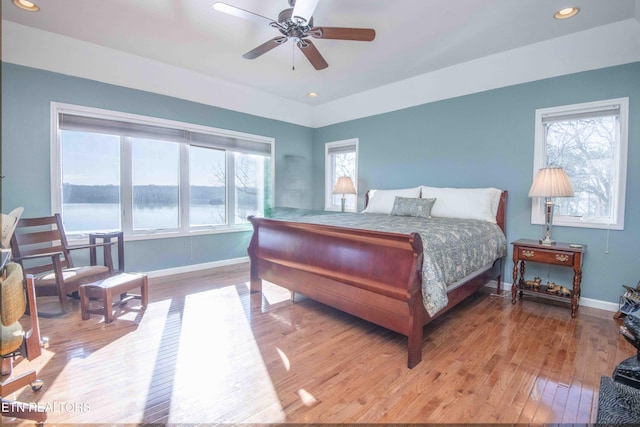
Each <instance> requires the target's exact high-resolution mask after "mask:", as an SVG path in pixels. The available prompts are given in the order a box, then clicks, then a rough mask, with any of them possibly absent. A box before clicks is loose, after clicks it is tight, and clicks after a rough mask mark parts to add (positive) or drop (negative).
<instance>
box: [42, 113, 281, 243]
mask: <svg viewBox="0 0 640 427" xmlns="http://www.w3.org/2000/svg"><path fill="white" fill-rule="evenodd" d="M51 110H52V129H53V135H54V136H53V141H52V144H53V149H52V151H51V153H52V163H51V165H52V168H51V169H52V208H53V211H54V212H61V213H62V217H63V220H64V223H65V228H66V230H67V232H68V233H69V234H72V235H73V234H86V233H89V232H94V231H109V230H123V231H124V232H125V234H126V235H127V236H149V235H158V236H161V235H166V234H172V235H175V234H186V233H193V232H198V231H201V232H206V231H213V230H226V229H234V228H238V227H246V224H247V223H248V220H247V216H249V215H257V216H261V215H263V213H264V211H265V210H266V209H269V208H270V207H271V199H272V197H271V194H272V189H273V185H272V182H273V165H272V162H273V146H274V141H273V139H272V138H267V137H261V136H255V135H248V134H240V133H237V132H230V131H225V130H221V129H215V128H209V127H204V126H198V125H193V124H188V123H181V122H174V121H168V120H161V119H155V118H150V117H142V116H136V115H130V114H124V113H117V112H113V111H105V110H98V109H93V108H85V107H77V106H71V105H64V104H58V103H52V108H51Z"/></svg>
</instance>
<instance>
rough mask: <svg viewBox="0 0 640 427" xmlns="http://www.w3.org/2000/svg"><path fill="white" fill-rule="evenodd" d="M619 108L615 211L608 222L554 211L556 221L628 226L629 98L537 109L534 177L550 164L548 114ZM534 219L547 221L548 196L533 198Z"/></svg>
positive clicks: (572, 224)
mask: <svg viewBox="0 0 640 427" xmlns="http://www.w3.org/2000/svg"><path fill="white" fill-rule="evenodd" d="M612 107H617V108H619V125H620V134H619V141H618V146H617V150H616V152H615V153H614V163H615V164H616V168H617V171H616V172H617V173H616V174H615V175H616V183H615V184H614V190H613V195H614V200H613V202H612V203H613V206H612V208H613V212H612V214H611V216H610V217H609V220H608V221H606V222H599V221H590V220H585V219H583V218H578V217H573V216H567V215H558V214H557V213H555V214H554V218H553V225H554V226H565V227H580V228H595V229H610V230H623V229H624V213H625V198H626V197H625V196H626V180H627V148H628V128H629V98H615V99H607V100H601V101H593V102H584V103H579V104H571V105H563V106H557V107H549V108H540V109H536V116H535V143H534V156H533V176H532V182H533V178H534V177H535V175H536V173H537V172H538V170H539V169H541V168H544V167H546V166H547V164H546V131H545V123H544V120H543V119H545V118H548V117H563V116H571V115H577V114H589V113H594V115H596V114H595V113H597V112H601V111H604V110H606V109H611V108H612ZM531 223H532V224H540V225H542V224H545V215H544V200H543V198H539V197H534V198H532V201H531Z"/></svg>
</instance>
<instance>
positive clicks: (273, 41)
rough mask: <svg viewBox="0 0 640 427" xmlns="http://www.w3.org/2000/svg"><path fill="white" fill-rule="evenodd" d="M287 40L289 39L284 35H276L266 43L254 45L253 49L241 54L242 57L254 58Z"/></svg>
mask: <svg viewBox="0 0 640 427" xmlns="http://www.w3.org/2000/svg"><path fill="white" fill-rule="evenodd" d="M287 40H289V39H287V38H286V37H284V36H278V37H276V38H273V39H271V40H269V41H268V42H266V43H262V44H261V45H260V46H258V47H256V48H255V49H253V50H250V51H249V52H247V53H245V54H244V55H242V57H243V58H245V59H256V58H257V57H259V56H260V55H262V54H264V53H267V52H269V51H270V50H271V49H273V48H276V47H278V46H280V45H281V44H283V43H285V42H286V41H287Z"/></svg>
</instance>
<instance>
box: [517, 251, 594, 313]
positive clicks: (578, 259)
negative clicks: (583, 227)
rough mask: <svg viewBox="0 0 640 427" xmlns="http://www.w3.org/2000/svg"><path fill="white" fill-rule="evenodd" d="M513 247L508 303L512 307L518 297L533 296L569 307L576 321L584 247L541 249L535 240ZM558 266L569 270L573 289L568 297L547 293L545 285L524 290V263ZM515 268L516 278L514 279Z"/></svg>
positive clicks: (525, 287)
mask: <svg viewBox="0 0 640 427" xmlns="http://www.w3.org/2000/svg"><path fill="white" fill-rule="evenodd" d="M511 244H512V245H513V285H512V286H511V303H513V304H515V303H516V298H517V296H518V294H519V295H520V298H521V299H522V295H523V294H529V295H535V296H538V297H541V298H547V299H552V300H556V301H563V302H570V303H571V317H576V314H577V312H578V304H579V302H580V282H582V259H583V256H584V253H585V251H586V250H587V246H586V245H573V244H572V245H570V244H569V243H560V242H556V244H555V245H541V244H540V243H539V241H538V240H530V239H519V240H516V241H515V242H512V243H511ZM526 261H530V262H539V263H543V264H553V265H561V266H565V267H571V268H573V288H572V289H571V295H568V296H563V295H556V294H553V293H549V292H547V287H546V286H545V285H542V286H540V287H539V288H538V289H535V288H528V287H527V286H526V282H525V279H524V272H525V262H526ZM518 264H519V265H520V267H519V272H520V278H518Z"/></svg>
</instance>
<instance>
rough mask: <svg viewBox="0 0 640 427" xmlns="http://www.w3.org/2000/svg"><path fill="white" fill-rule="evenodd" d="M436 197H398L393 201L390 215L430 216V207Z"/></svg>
mask: <svg viewBox="0 0 640 427" xmlns="http://www.w3.org/2000/svg"><path fill="white" fill-rule="evenodd" d="M435 202H436V199H435V198H434V199H418V198H415V197H398V196H396V199H395V201H394V202H393V209H392V210H391V215H398V216H417V217H421V218H431V208H433V204H434V203H435Z"/></svg>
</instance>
